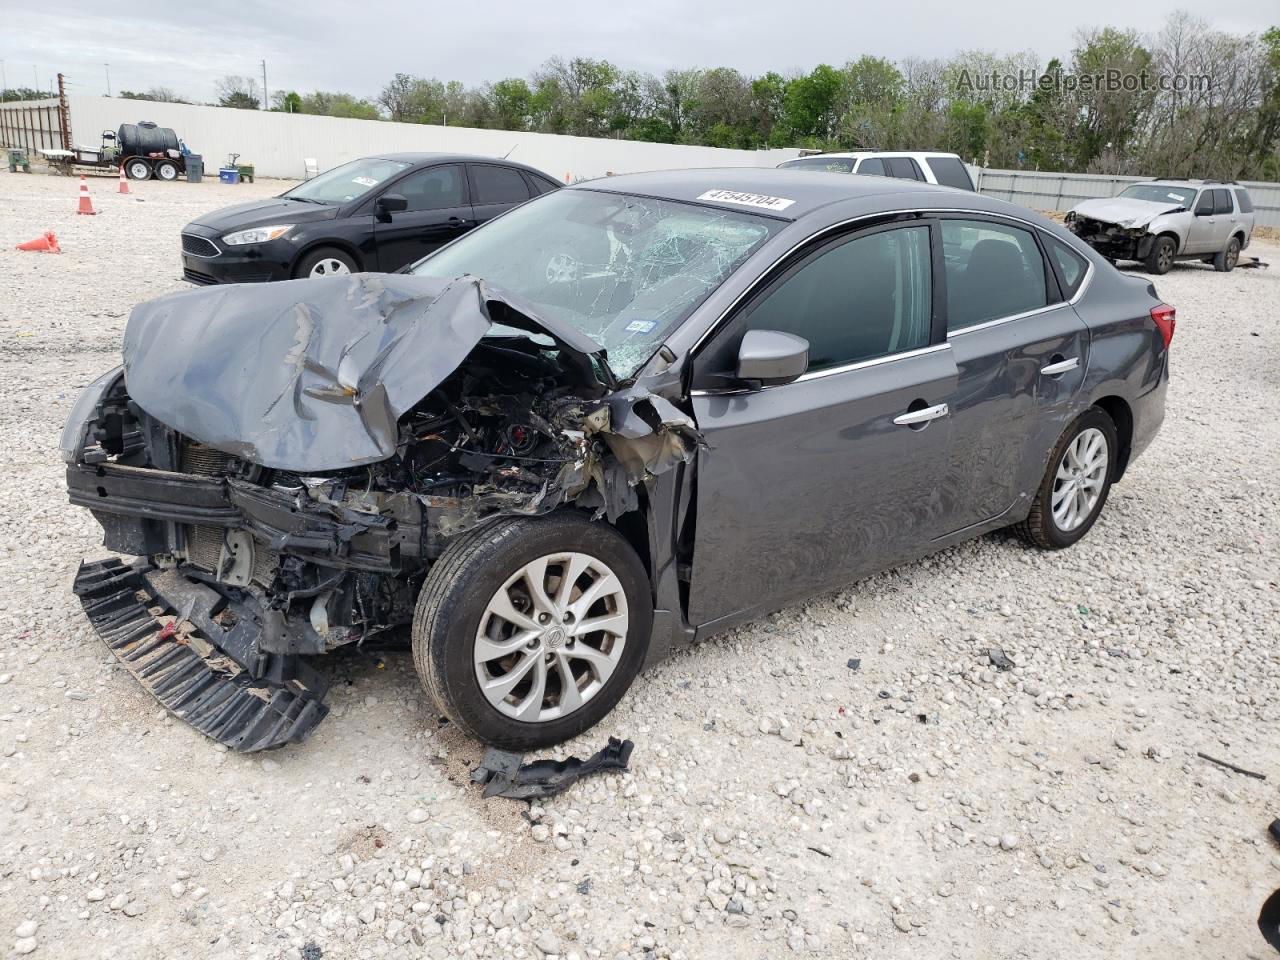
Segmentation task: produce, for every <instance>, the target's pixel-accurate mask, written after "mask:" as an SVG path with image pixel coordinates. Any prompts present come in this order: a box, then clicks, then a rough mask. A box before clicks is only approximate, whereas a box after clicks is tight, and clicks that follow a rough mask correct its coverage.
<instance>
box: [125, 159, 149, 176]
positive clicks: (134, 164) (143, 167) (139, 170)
mask: <svg viewBox="0 0 1280 960" xmlns="http://www.w3.org/2000/svg"><path fill="white" fill-rule="evenodd" d="M124 175H125V176H126V177H128V178H129V179H130V180H150V179H151V164H149V163H147V161H145V160H142V159H140V158H139V157H134V158H133V159H131V160H129V161H128V162H127V163H126V164H125V165H124Z"/></svg>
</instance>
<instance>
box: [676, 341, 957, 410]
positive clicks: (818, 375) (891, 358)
mask: <svg viewBox="0 0 1280 960" xmlns="http://www.w3.org/2000/svg"><path fill="white" fill-rule="evenodd" d="M950 349H951V344H950V343H935V344H931V345H930V346H927V347H917V348H916V349H915V350H904V351H903V352H902V353H887V354H885V355H884V356H883V357H871V358H870V359H868V360H858V361H856V362H854V363H843V364H841V365H840V366H838V367H827V368H826V369H823V370H812V371H810V372H809V373H803V374H801V375H800V376H798V377H796V379H794V380H790V381H788V382H787V383H775V384H773V385H771V386H766V387H761V388H760V389H758V390H753V389H749V388H746V387H726V388H724V389H722V390H690V391H689V396H691V397H724V396H731V395H733V394H740V393H761V392H763V391H765V390H778V389H780V388H782V387H789V386H791V384H793V383H806V382H807V381H810V380H821V379H822V378H823V377H833V376H835V375H836V374H838V373H851V372H852V371H854V370H862V369H865V368H866V367H878V366H880V365H881V364H885V363H894V362H896V361H898V360H908V359H910V358H911V357H921V356H924V355H925V354H929V353H938V352H939V351H941V350H950Z"/></svg>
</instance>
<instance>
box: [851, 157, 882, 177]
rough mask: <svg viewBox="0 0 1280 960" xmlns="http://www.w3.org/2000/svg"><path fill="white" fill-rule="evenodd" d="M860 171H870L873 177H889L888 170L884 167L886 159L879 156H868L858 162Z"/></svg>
mask: <svg viewBox="0 0 1280 960" xmlns="http://www.w3.org/2000/svg"><path fill="white" fill-rule="evenodd" d="M858 172H859V173H869V174H871V176H873V177H887V176H888V175H889V173H888V171H887V170H885V168H884V161H883V160H881V159H880V158H879V157H867V159H865V160H863V161H862V162H861V163H860V164H858Z"/></svg>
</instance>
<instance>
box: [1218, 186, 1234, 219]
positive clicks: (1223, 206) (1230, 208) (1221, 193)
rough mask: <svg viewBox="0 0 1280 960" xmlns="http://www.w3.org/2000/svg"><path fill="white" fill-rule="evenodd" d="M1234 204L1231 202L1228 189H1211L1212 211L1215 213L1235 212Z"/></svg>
mask: <svg viewBox="0 0 1280 960" xmlns="http://www.w3.org/2000/svg"><path fill="white" fill-rule="evenodd" d="M1235 209H1236V208H1235V206H1234V205H1233V204H1232V203H1231V191H1230V190H1214V191H1213V212H1214V213H1215V214H1217V213H1235Z"/></svg>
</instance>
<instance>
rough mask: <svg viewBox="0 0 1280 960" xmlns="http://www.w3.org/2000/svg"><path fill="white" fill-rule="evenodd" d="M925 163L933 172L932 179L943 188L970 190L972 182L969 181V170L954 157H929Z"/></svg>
mask: <svg viewBox="0 0 1280 960" xmlns="http://www.w3.org/2000/svg"><path fill="white" fill-rule="evenodd" d="M926 162H927V163H928V164H929V169H930V170H932V171H933V176H934V178H935V179H936V180H937V181H938V182H939V183H940V184H942V185H943V186H944V187H958V188H959V189H961V190H972V189H973V181H972V180H970V179H969V170H968V169H967V168H966V167H965V165H964V164H963V163H961V162H960V161H959V160H957V159H956V158H955V157H929V158H927V160H926Z"/></svg>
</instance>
